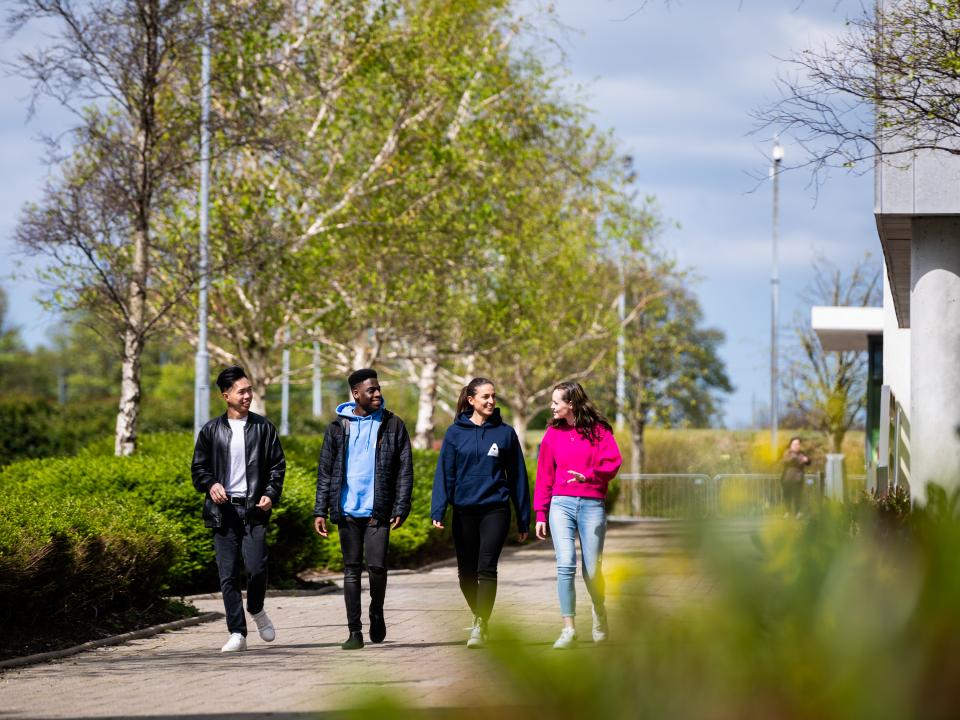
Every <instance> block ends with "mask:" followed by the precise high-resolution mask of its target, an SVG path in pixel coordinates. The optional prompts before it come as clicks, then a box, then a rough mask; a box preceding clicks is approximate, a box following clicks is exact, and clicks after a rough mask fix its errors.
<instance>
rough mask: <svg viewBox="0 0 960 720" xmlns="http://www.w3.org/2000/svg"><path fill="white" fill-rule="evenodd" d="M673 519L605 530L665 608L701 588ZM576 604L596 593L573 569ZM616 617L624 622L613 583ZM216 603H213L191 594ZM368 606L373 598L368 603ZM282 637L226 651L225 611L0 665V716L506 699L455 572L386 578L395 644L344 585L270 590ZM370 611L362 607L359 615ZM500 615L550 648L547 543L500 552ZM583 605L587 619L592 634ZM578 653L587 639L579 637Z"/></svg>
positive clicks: (271, 713) (616, 552) (552, 616)
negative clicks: (379, 634) (347, 642)
mask: <svg viewBox="0 0 960 720" xmlns="http://www.w3.org/2000/svg"><path fill="white" fill-rule="evenodd" d="M665 530H666V528H665V526H662V525H660V526H658V525H644V524H636V525H620V526H614V527H612V528H611V530H610V532H609V534H608V539H607V553H606V562H607V565H608V568H609V567H611V566H613V565H615V564H616V563H619V562H628V563H634V562H637V563H642V565H643V569H644V575H645V577H646V578H647V582H646V584H645V586H644V587H645V590H644V592H646V593H647V594H648V595H650V596H651V598H652V599H653V600H654V601H655V602H657V603H658V604H660V603H662V604H663V605H664V606H666V607H669V606H671V605H673V604H676V603H679V602H683V601H684V599H687V600H689V599H690V598H691V597H695V596H697V595H698V594H700V593H702V592H705V591H707V590H708V589H707V588H705V587H704V583H703V581H702V580H701V579H700V578H699V577H698V576H696V575H695V574H693V573H692V571H691V570H690V567H689V565H688V564H683V563H677V562H675V561H674V559H672V558H671V554H672V550H671V537H670V533H669V532H665ZM577 585H578V593H579V594H580V595H579V598H578V599H579V602H580V603H581V605H580V607H581V608H589V601H588V599H587V597H586V592H585V590H584V588H583V583H582V581H580V579H579V578H578V581H577ZM612 590H613V592H612V593H611V600H610V606H611V611H610V612H611V626H612V629H613V632H614V633H615V632H616V627H617V624H618V622H621V621H625V619H623V620H622V619H620V618H618V617H617V612H616V599H617V598H616V589H615V588H612ZM197 605H198V606H199V607H200V609H201V610H222V605H221V603H220V600H219V599H204V600H200V601H198V602H197ZM364 607H366V604H364ZM267 610H268V611H269V613H270V616H271V618H272V619H273V621H274V624H275V625H276V626H277V640H276V641H275V642H273V643H271V644H266V643H263V642H262V641H260V639H259V637H257V635H256V631H255V628H254V626H253V623H252V621H251V622H250V624H251V628H253V631H252V632H251V634H250V638H249V645H248V647H249V650H248V651H247V652H246V653H239V654H229V655H228V654H222V653H220V651H219V649H220V645H221V644H222V643H223V642H224V641H225V640H226V637H227V636H226V627H225V625H224V623H223V621H222V620H221V621H215V622H211V623H206V624H203V625H200V626H196V627H192V628H187V629H184V630H179V631H176V632H170V633H165V634H162V635H158V636H155V637H152V638H148V639H143V640H135V641H132V642H129V643H126V644H124V645H120V646H115V647H108V648H100V649H97V650H92V651H89V652H86V653H82V654H80V655H75V656H72V657H70V658H66V659H64V660H61V661H57V662H51V663H46V664H42V665H35V666H32V667H28V668H23V669H19V670H9V671H6V672H4V673H3V674H2V675H0V719H3V720H6V719H7V718H18V719H20V718H121V717H141V718H158V719H159V718H164V719H172V718H189V717H196V718H200V717H202V718H205V719H206V720H210V719H211V718H228V717H229V718H260V717H273V718H277V717H281V718H291V719H293V718H306V717H308V716H311V715H312V713H315V712H318V711H320V712H322V711H332V710H337V709H343V708H347V707H351V706H353V705H354V704H355V703H356V702H357V701H358V699H361V700H362V699H363V698H365V697H367V698H368V697H370V694H371V693H377V692H379V691H381V690H386V691H390V692H397V693H399V694H401V695H402V696H403V697H405V698H406V699H407V700H408V701H409V702H412V703H413V704H415V705H417V706H420V707H441V706H451V705H458V706H463V705H464V704H469V703H473V702H487V703H489V702H491V698H498V699H499V701H500V702H503V701H504V699H503V698H502V696H498V695H497V694H496V693H495V692H491V689H492V685H491V683H492V679H491V674H490V673H489V672H487V670H488V666H486V663H488V662H492V661H489V660H487V659H486V657H485V653H483V651H468V650H467V649H466V648H465V646H464V641H465V639H466V637H467V634H468V631H467V629H466V628H467V626H468V625H469V623H470V615H469V612H468V610H467V609H466V604H465V603H464V601H463V598H462V596H461V595H460V591H459V588H458V586H457V580H456V568H455V567H454V566H453V565H447V566H443V567H439V568H436V569H433V570H431V571H428V572H420V573H395V574H392V575H391V577H390V581H389V586H388V590H387V603H386V616H387V627H388V634H387V641H386V642H384V643H383V644H382V645H369V644H368V645H367V647H366V648H364V649H363V650H360V651H355V652H351V653H348V652H345V651H343V650H341V649H340V648H339V644H340V642H342V641H343V640H344V639H345V637H346V628H345V625H344V622H345V621H344V608H343V596H342V594H341V593H339V592H337V593H329V594H326V595H313V596H300V597H289V596H287V597H270V598H268V599H267ZM364 612H366V611H364ZM498 618H501V619H506V618H510V619H511V620H512V621H515V622H516V623H518V624H519V625H520V626H521V627H522V628H523V630H524V631H525V633H526V634H527V635H528V637H530V638H531V642H532V643H533V644H534V645H535V646H537V647H541V646H542V648H543V651H544V652H550V644H551V643H552V641H553V640H554V638H555V637H556V634H557V632H558V630H559V626H560V621H559V617H558V605H557V600H556V589H555V569H554V561H553V550H552V548H551V547H550V545H549V544H548V543H539V544H534V545H530V546H527V547H525V548H522V549H520V550H518V551H516V552H514V553H512V554H509V555H505V556H504V557H503V559H502V560H501V563H500V584H499V594H498V597H497V606H496V609H495V611H494V622H493V629H492V635H493V636H494V640H495V638H496V621H497V619H498ZM588 618H589V615H586V616H585V618H584V620H585V621H586V622H584V621H581V625H582V627H583V629H585V630H587V637H589V620H588ZM581 645H582V647H583V651H584V652H589V651H590V650H591V643H589V642H586V643H582V644H581Z"/></svg>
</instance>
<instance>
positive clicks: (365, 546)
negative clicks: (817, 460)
mask: <svg viewBox="0 0 960 720" xmlns="http://www.w3.org/2000/svg"><path fill="white" fill-rule="evenodd" d="M337 529H338V531H339V533H340V550H341V551H342V552H343V601H344V603H345V604H346V606H347V628H349V630H350V632H360V630H362V629H363V623H362V622H361V621H360V574H361V573H362V572H363V560H364V557H366V560H367V577H368V578H369V579H370V614H371V615H383V598H384V596H385V595H386V594H387V548H388V547H389V545H390V523H389V522H381V521H379V520H373V519H371V518H355V517H351V516H349V515H345V516H344V517H343V520H341V522H340V524H339V525H337Z"/></svg>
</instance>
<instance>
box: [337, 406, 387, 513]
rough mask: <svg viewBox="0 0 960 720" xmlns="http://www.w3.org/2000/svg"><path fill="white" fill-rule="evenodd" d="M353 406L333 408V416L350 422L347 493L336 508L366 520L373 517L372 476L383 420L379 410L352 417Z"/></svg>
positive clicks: (381, 408) (381, 409)
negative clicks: (335, 415)
mask: <svg viewBox="0 0 960 720" xmlns="http://www.w3.org/2000/svg"><path fill="white" fill-rule="evenodd" d="M355 407H356V403H353V402H345V403H342V404H341V405H338V406H337V415H339V416H340V417H344V418H347V419H348V420H349V421H350V425H349V427H350V436H349V437H348V438H347V490H346V492H344V493H343V494H342V495H341V497H342V498H343V499H342V500H341V502H340V509H341V510H343V512H344V513H345V514H347V515H350V516H352V517H358V518H368V517H371V516H372V515H373V475H374V471H375V469H376V463H377V435H378V433H379V432H380V423H381V422H382V421H383V408H384V407H386V404H384V405H381V407H380V409H379V410H377V411H376V412H375V413H372V414H371V415H366V416H364V417H360V416H359V415H354V414H353V409H354V408H355Z"/></svg>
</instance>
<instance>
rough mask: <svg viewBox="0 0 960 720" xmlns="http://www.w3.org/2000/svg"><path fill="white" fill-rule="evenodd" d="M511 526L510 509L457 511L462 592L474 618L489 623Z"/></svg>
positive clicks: (455, 537)
mask: <svg viewBox="0 0 960 720" xmlns="http://www.w3.org/2000/svg"><path fill="white" fill-rule="evenodd" d="M509 526H510V508H509V507H508V506H506V505H494V506H491V507H483V508H454V510H453V545H454V547H455V548H456V550H457V574H458V575H459V577H460V591H461V592H462V593H463V597H464V598H466V601H467V605H469V606H470V610H471V611H472V612H473V614H474V615H476V616H479V617H480V618H482V619H483V620H484V622H486V621H487V620H489V619H490V614H491V613H492V612H493V603H494V601H495V600H496V599H497V562H498V561H499V560H500V552H501V551H502V550H503V543H504V541H506V539H507V530H508V529H509Z"/></svg>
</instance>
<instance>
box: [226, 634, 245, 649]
mask: <svg viewBox="0 0 960 720" xmlns="http://www.w3.org/2000/svg"><path fill="white" fill-rule="evenodd" d="M246 649H247V639H246V638H245V637H244V636H243V635H241V634H240V633H230V639H229V640H227V643H226V645H224V646H223V647H222V648H220V652H241V651H243V650H246Z"/></svg>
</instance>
